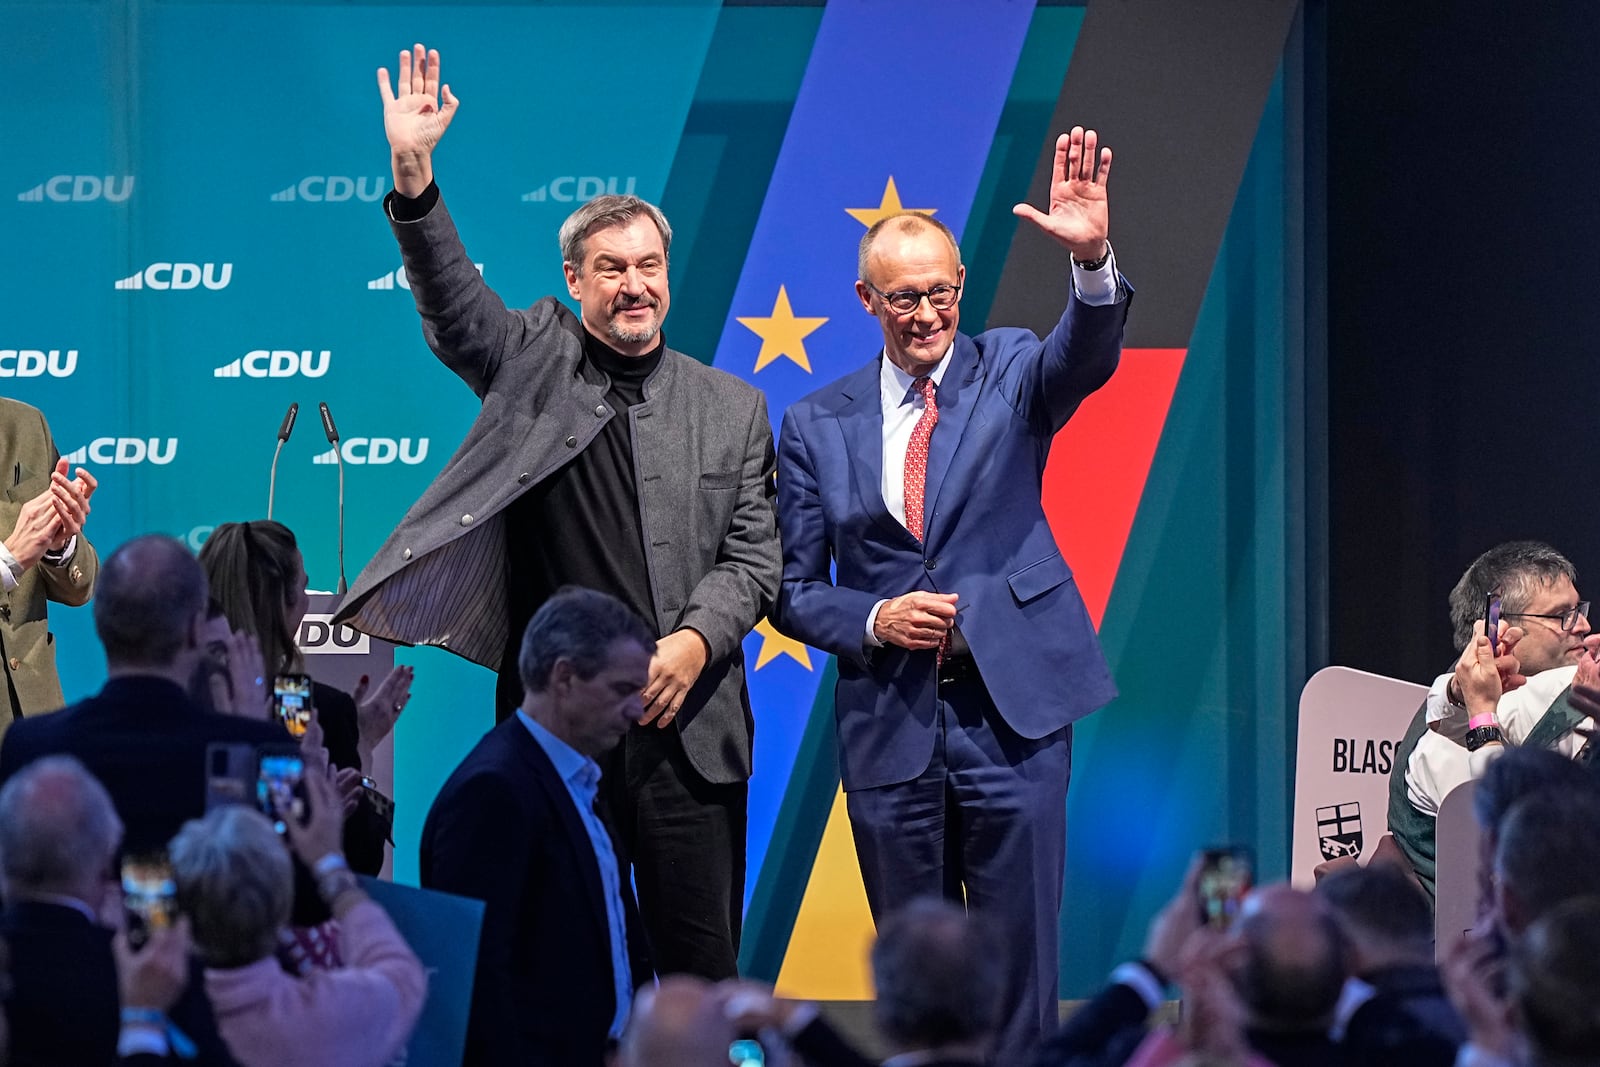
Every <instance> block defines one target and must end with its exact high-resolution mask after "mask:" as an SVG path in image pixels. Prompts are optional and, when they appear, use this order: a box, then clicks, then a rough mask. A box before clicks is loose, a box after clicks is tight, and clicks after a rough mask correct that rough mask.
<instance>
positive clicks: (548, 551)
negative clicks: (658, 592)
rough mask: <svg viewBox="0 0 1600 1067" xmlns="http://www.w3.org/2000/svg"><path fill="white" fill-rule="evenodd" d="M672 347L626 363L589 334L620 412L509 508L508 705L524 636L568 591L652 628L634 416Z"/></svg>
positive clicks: (591, 352) (595, 361)
mask: <svg viewBox="0 0 1600 1067" xmlns="http://www.w3.org/2000/svg"><path fill="white" fill-rule="evenodd" d="M665 350H666V346H665V341H664V340H662V339H660V338H659V337H658V343H657V345H656V347H655V348H654V349H653V350H652V351H650V352H649V353H647V354H645V355H643V356H625V355H623V354H622V353H620V352H618V351H616V350H615V349H613V348H611V347H610V346H609V345H607V344H605V343H604V342H602V341H600V340H599V339H598V338H596V337H595V336H594V335H593V334H591V333H589V332H588V331H587V330H585V331H584V334H583V356H584V359H586V360H588V361H589V363H590V364H591V365H592V366H594V367H595V368H597V369H599V370H600V371H601V372H602V373H604V374H605V375H606V377H608V378H609V379H610V380H611V387H610V388H609V389H608V390H607V391H606V401H607V402H608V403H609V404H610V405H611V408H612V410H613V411H614V412H616V414H614V415H612V416H611V418H610V419H609V420H607V422H606V424H605V426H603V427H602V428H601V430H600V432H599V434H597V435H596V436H595V438H594V440H592V441H590V442H589V444H588V446H587V447H586V448H584V450H583V451H582V452H579V453H578V454H577V455H576V456H574V457H573V458H572V460H571V462H569V463H567V465H566V466H564V467H562V468H561V469H560V470H558V471H556V472H555V473H554V474H552V475H551V476H550V477H548V478H546V479H545V480H544V481H542V482H540V483H539V484H538V485H536V486H534V487H533V488H532V489H530V490H528V491H527V492H526V493H524V494H522V496H520V497H519V498H517V500H516V501H515V502H514V503H513V504H512V505H511V506H510V507H509V508H507V509H506V559H507V566H508V573H507V580H508V584H509V589H508V592H509V594H510V607H511V631H510V634H509V635H508V641H509V646H508V652H509V655H508V657H507V659H506V661H505V665H504V669H503V670H502V685H501V690H502V692H501V700H500V703H501V706H502V708H510V707H514V706H515V705H516V702H517V701H520V700H521V699H522V693H521V687H520V686H519V685H516V684H515V683H514V682H513V679H514V678H515V676H516V662H517V649H518V648H519V647H520V646H521V643H522V631H523V629H524V628H526V627H527V625H528V620H529V619H531V618H532V617H533V613H534V612H535V611H537V610H539V606H540V605H541V604H543V603H544V602H545V600H547V599H548V598H549V597H550V595H551V594H552V593H554V592H555V591H556V590H557V589H559V588H561V587H562V586H564V585H582V586H587V587H588V588H590V589H598V590H600V591H601V592H603V593H610V594H611V595H612V596H614V597H616V598H617V599H619V600H621V601H622V602H623V603H624V604H626V605H628V607H630V608H632V609H633V610H634V611H635V612H637V613H638V615H639V617H640V618H642V619H644V620H645V621H646V622H647V623H649V624H650V625H651V627H652V628H654V626H655V617H656V616H655V600H654V598H653V597H652V596H651V595H650V573H649V570H648V569H647V568H646V566H645V554H644V536H643V534H642V533H641V532H640V529H639V494H638V486H637V484H636V482H635V478H634V466H633V425H632V420H631V419H629V417H628V414H627V412H628V409H629V408H631V407H634V406H635V405H637V404H639V403H640V402H641V401H643V399H644V383H645V379H646V378H648V377H650V375H651V374H652V373H654V372H655V369H656V367H658V366H660V364H661V355H662V353H663V352H664V351H665ZM508 697H509V698H510V703H509V704H508V703H507V698H508Z"/></svg>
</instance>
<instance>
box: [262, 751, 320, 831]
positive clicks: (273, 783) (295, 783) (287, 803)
mask: <svg viewBox="0 0 1600 1067" xmlns="http://www.w3.org/2000/svg"><path fill="white" fill-rule="evenodd" d="M256 766H257V770H256V806H257V807H258V808H260V809H261V811H262V813H263V814H265V815H266V816H267V817H268V818H269V819H271V820H272V828H273V829H274V830H276V831H278V833H280V834H281V833H287V832H288V829H289V827H288V821H289V820H293V821H295V822H296V823H298V822H302V821H304V819H305V817H306V813H307V805H306V785H305V777H306V764H305V760H304V759H302V758H301V757H300V753H299V751H298V750H297V749H294V748H293V747H291V746H287V745H286V746H284V747H283V748H281V749H280V748H277V747H274V746H268V747H265V748H263V749H262V750H261V753H260V756H259V762H258V763H257V765H256Z"/></svg>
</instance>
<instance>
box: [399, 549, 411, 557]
mask: <svg viewBox="0 0 1600 1067" xmlns="http://www.w3.org/2000/svg"><path fill="white" fill-rule="evenodd" d="M400 558H401V559H410V558H411V550H410V549H409V548H408V549H406V550H405V551H404V552H402V553H400Z"/></svg>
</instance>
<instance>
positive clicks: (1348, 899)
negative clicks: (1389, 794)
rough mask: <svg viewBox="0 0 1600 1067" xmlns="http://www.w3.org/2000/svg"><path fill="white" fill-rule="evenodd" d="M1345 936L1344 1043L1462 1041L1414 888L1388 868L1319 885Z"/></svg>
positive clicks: (1359, 870)
mask: <svg viewBox="0 0 1600 1067" xmlns="http://www.w3.org/2000/svg"><path fill="white" fill-rule="evenodd" d="M1314 894H1315V895H1316V896H1318V897H1320V898H1321V899H1322V900H1323V901H1325V902H1326V903H1327V905H1328V906H1329V907H1330V908H1331V909H1332V910H1333V917H1334V919H1335V920H1336V921H1337V922H1338V924H1339V929H1340V931H1341V932H1342V933H1343V934H1344V943H1345V954H1346V959H1347V961H1348V963H1349V971H1350V975H1351V977H1352V981H1351V982H1350V983H1349V984H1348V986H1347V988H1346V995H1345V997H1344V998H1343V999H1342V1000H1341V1003H1340V1012H1341V1023H1342V1025H1340V1026H1338V1027H1336V1030H1337V1031H1342V1032H1343V1033H1344V1034H1345V1035H1346V1040H1347V1042H1348V1043H1350V1044H1354V1045H1360V1046H1364V1047H1393V1046H1395V1045H1398V1044H1400V1043H1401V1042H1405V1041H1410V1040H1413V1039H1415V1038H1420V1037H1424V1036H1427V1035H1434V1036H1437V1037H1439V1038H1442V1039H1443V1040H1444V1041H1446V1042H1448V1043H1449V1044H1450V1045H1452V1046H1455V1045H1459V1044H1460V1043H1461V1042H1462V1041H1465V1040H1466V1036H1467V1035H1466V1027H1465V1025H1464V1024H1463V1023H1462V1021H1461V1017H1460V1016H1459V1015H1457V1014H1456V1010H1455V1008H1453V1007H1452V1006H1451V1004H1450V998H1449V997H1448V996H1447V995H1446V994H1445V991H1444V985H1443V984H1442V983H1441V981H1440V979H1439V969H1438V967H1436V966H1435V965H1434V952H1433V915H1432V914H1431V912H1430V911H1429V908H1428V898H1427V897H1426V896H1425V895H1424V894H1423V892H1422V890H1421V889H1419V888H1418V887H1417V884H1416V883H1415V882H1413V881H1412V880H1411V879H1410V878H1408V877H1406V875H1405V874H1404V873H1403V872H1401V871H1400V870H1398V869H1396V868H1394V867H1383V866H1378V867H1351V868H1346V869H1344V870H1341V871H1336V872H1334V873H1333V874H1330V875H1329V876H1328V877H1326V878H1324V879H1323V880H1322V881H1320V882H1318V883H1317V887H1316V889H1315V890H1314Z"/></svg>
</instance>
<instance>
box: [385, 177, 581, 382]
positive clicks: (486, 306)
mask: <svg viewBox="0 0 1600 1067" xmlns="http://www.w3.org/2000/svg"><path fill="white" fill-rule="evenodd" d="M389 225H390V228H391V229H393V230H394V235H395V238H396V239H397V240H398V241H399V242H400V254H401V256H402V258H403V259H404V260H405V271H406V279H407V283H408V284H409V285H410V286H411V296H412V299H414V300H415V301H416V303H417V312H418V314H420V315H421V316H422V336H423V338H424V339H425V340H426V341H427V342H428V347H429V348H431V349H432V350H433V353H434V355H436V356H438V357H439V359H440V360H441V361H442V362H443V363H444V365H445V366H447V367H449V368H450V369H451V370H452V371H454V372H455V373H456V374H457V375H458V376H459V377H460V378H461V380H462V381H464V382H466V383H467V384H468V385H469V386H471V387H472V391H473V392H474V393H476V394H478V396H479V397H482V396H483V395H484V394H485V393H487V392H488V391H489V383H490V382H491V381H493V380H494V376H495V374H496V373H497V372H498V370H499V368H500V364H501V362H502V361H503V360H504V359H506V358H509V357H511V356H512V355H514V354H516V353H520V352H523V351H524V350H525V349H526V348H527V347H528V346H529V345H530V344H531V343H532V339H533V338H534V336H536V335H537V334H539V333H541V332H543V331H544V330H546V329H548V328H549V327H550V326H551V325H552V323H553V322H554V315H553V313H552V308H553V303H551V302H549V301H543V302H541V303H539V304H536V305H534V307H533V308H531V309H529V310H526V311H512V310H510V309H508V308H507V307H506V305H505V302H504V301H503V300H501V299H500V298H499V297H498V296H496V295H495V293H494V290H492V289H490V288H489V286H488V284H487V283H485V282H484V280H483V275H482V274H480V273H478V268H477V267H476V266H474V265H473V262H472V260H471V259H470V258H468V256H467V252H466V249H465V248H463V247H462V245H461V238H460V237H459V236H458V235H457V233H456V227H455V223H454V222H453V221H451V219H450V212H449V211H448V210H447V209H446V208H445V205H444V201H443V199H442V198H441V199H440V200H439V201H438V202H437V203H436V204H434V206H433V210H431V211H429V212H428V213H427V215H425V216H424V217H423V218H421V219H420V220H418V221H416V222H396V221H394V218H393V215H392V214H391V216H390V222H389Z"/></svg>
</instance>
